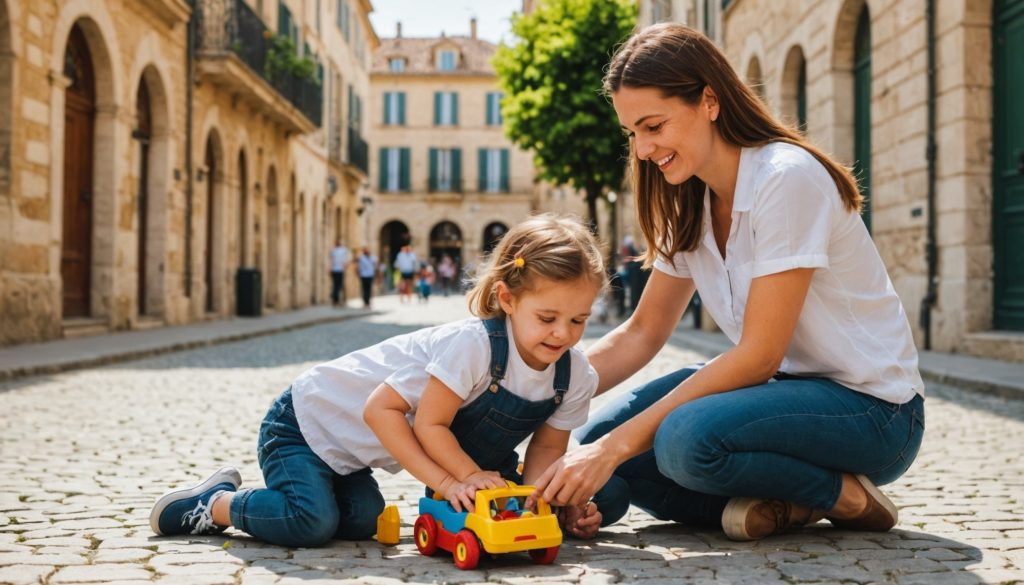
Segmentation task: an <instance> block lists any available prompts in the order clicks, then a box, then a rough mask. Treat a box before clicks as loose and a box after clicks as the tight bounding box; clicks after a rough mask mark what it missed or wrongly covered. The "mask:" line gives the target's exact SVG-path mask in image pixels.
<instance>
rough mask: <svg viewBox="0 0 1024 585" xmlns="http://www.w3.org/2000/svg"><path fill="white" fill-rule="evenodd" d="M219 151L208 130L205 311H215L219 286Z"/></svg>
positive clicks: (221, 176) (221, 174)
mask: <svg viewBox="0 0 1024 585" xmlns="http://www.w3.org/2000/svg"><path fill="white" fill-rule="evenodd" d="M221 152H222V149H221V145H220V137H219V136H218V134H217V133H216V132H210V134H209V136H208V137H207V139H206V155H205V157H204V159H203V161H204V165H205V167H206V172H205V179H204V180H205V181H206V230H205V231H206V237H205V238H204V241H203V247H204V250H203V258H204V266H203V284H204V285H205V287H206V302H205V305H204V306H205V309H206V312H207V313H213V312H216V310H217V292H218V290H219V288H220V287H219V286H218V284H219V282H218V281H219V279H218V278H217V275H218V274H220V271H219V270H217V268H218V265H219V262H218V258H217V255H216V253H215V251H216V249H217V248H218V245H217V244H218V243H219V241H220V237H221V234H220V233H219V232H220V230H218V229H217V222H218V221H220V217H219V216H218V213H217V188H218V186H219V183H220V182H221V181H222V180H223V171H222V169H221V160H222V157H221Z"/></svg>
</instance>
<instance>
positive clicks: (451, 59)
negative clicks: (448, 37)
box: [437, 50, 456, 71]
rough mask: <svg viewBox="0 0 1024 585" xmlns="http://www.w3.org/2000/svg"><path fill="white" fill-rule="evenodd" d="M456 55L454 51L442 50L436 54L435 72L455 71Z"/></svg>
mask: <svg viewBox="0 0 1024 585" xmlns="http://www.w3.org/2000/svg"><path fill="white" fill-rule="evenodd" d="M455 62H456V55H455V51H452V50H444V51H438V52H437V70H438V71H455Z"/></svg>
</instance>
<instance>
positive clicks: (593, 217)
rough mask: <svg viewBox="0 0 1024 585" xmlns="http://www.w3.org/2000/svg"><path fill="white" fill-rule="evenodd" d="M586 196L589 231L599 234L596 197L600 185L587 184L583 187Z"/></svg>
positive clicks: (598, 193) (599, 191)
mask: <svg viewBox="0 0 1024 585" xmlns="http://www.w3.org/2000/svg"><path fill="white" fill-rule="evenodd" d="M585 193H586V197H587V221H588V222H589V223H590V231H592V232H594V235H595V236H596V235H600V232H601V230H600V229H599V227H598V225H597V198H598V196H599V195H600V194H601V186H600V185H597V184H590V185H587V187H586V189H585Z"/></svg>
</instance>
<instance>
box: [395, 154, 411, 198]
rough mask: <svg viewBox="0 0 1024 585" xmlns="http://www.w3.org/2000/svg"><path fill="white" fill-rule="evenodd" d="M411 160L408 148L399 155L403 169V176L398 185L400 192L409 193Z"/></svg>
mask: <svg viewBox="0 0 1024 585" xmlns="http://www.w3.org/2000/svg"><path fill="white" fill-rule="evenodd" d="M411 158H412V157H411V156H410V153H409V149H408V148H403V149H402V150H401V152H400V153H399V161H400V164H401V169H402V174H401V177H400V178H399V183H398V189H399V190H400V191H409V172H410V170H411V169H410V168H409V166H410V162H411V161H410V159H411Z"/></svg>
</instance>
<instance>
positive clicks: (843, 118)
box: [815, 0, 867, 164]
mask: <svg viewBox="0 0 1024 585" xmlns="http://www.w3.org/2000/svg"><path fill="white" fill-rule="evenodd" d="M866 7H867V2H866V1H865V0H845V1H844V2H843V3H842V6H841V7H840V8H839V12H838V13H837V15H836V24H835V29H834V30H833V36H832V47H831V50H832V51H831V78H832V91H831V92H827V94H826V95H828V96H829V97H828V99H830V100H831V102H832V103H831V106H830V108H829V109H830V110H831V121H830V125H831V128H830V129H831V132H830V134H831V144H825V146H826V147H828V148H829V150H830V151H831V152H832V153H833V154H834V155H835V156H836V157H837V158H839V159H840V160H841V161H843V162H844V163H847V164H850V163H851V162H853V159H854V152H853V132H854V127H853V61H854V40H855V39H856V34H857V20H858V18H859V17H860V14H861V11H862V10H863V9H864V8H866ZM815 135H818V132H817V131H815Z"/></svg>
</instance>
